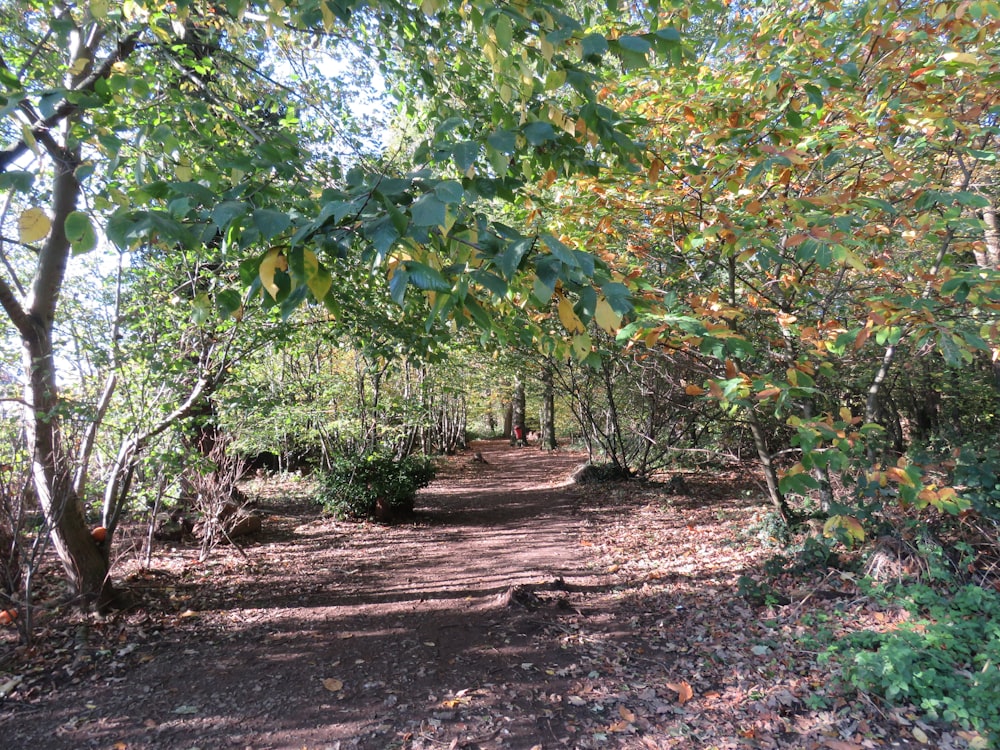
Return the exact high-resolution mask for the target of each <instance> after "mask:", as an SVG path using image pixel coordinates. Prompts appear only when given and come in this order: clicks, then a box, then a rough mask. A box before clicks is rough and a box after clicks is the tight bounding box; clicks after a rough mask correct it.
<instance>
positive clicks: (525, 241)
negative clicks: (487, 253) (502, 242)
mask: <svg viewBox="0 0 1000 750" xmlns="http://www.w3.org/2000/svg"><path fill="white" fill-rule="evenodd" d="M534 242H535V241H534V240H533V239H531V238H530V237H522V238H521V239H519V240H516V241H514V242H512V243H511V244H510V245H508V246H507V249H506V250H504V252H503V254H501V255H499V256H498V257H497V259H496V264H497V267H498V268H499V269H500V272H501V273H502V274H503V275H504V277H505V278H507V279H512V278H514V274H515V273H517V270H518V269H519V268H520V267H521V262H522V261H523V260H524V258H525V256H526V255H527V254H528V252H529V251H530V250H531V248H532V246H533V245H534Z"/></svg>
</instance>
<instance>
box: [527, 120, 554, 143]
mask: <svg viewBox="0 0 1000 750" xmlns="http://www.w3.org/2000/svg"><path fill="white" fill-rule="evenodd" d="M522 132H523V133H524V137H525V138H527V139H528V143H530V144H531V145H532V146H541V145H542V144H543V143H547V142H548V141H554V140H555V139H556V131H555V128H553V127H552V125H551V123H548V122H529V123H528V124H527V125H525V126H524V127H523V128H522Z"/></svg>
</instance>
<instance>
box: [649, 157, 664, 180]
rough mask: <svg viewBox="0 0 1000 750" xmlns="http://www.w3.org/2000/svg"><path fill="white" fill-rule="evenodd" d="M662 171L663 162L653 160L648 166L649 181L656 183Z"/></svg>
mask: <svg viewBox="0 0 1000 750" xmlns="http://www.w3.org/2000/svg"><path fill="white" fill-rule="evenodd" d="M662 170H663V162H662V161H661V160H660V159H653V163H652V164H650V165H649V181H650V182H656V181H657V179H659V177H660V172H661V171H662Z"/></svg>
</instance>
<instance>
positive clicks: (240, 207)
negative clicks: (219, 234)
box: [212, 201, 249, 229]
mask: <svg viewBox="0 0 1000 750" xmlns="http://www.w3.org/2000/svg"><path fill="white" fill-rule="evenodd" d="M248 209H249V206H248V205H247V204H246V203H244V202H243V201H223V202H222V203H220V204H219V205H217V206H216V207H215V208H214V209H213V210H212V221H214V222H215V224H216V226H218V227H219V228H220V229H225V228H226V227H228V226H229V225H230V224H232V222H233V221H234V220H235V219H236V218H237V217H240V216H243V215H245V214H246V213H247V210H248Z"/></svg>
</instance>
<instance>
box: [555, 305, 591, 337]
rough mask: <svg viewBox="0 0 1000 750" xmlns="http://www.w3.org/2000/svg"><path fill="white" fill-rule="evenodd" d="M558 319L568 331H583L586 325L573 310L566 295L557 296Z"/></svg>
mask: <svg viewBox="0 0 1000 750" xmlns="http://www.w3.org/2000/svg"><path fill="white" fill-rule="evenodd" d="M559 320H561V321H562V324H563V328H565V329H566V330H567V331H569V332H570V333H583V332H584V331H585V330H587V329H586V327H585V326H584V325H583V322H582V321H581V320H580V318H579V317H577V314H576V312H574V310H573V303H572V302H570V301H569V299H568V298H567V297H560V298H559Z"/></svg>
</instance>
